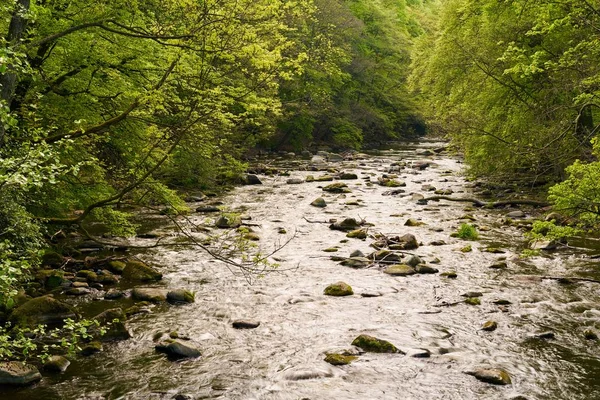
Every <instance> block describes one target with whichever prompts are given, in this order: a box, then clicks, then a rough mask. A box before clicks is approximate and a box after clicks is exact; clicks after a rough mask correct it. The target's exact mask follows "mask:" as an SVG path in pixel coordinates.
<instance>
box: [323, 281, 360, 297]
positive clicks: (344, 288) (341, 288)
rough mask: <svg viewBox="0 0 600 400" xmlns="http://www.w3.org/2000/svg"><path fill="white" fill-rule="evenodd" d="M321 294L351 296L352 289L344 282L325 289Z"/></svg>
mask: <svg viewBox="0 0 600 400" xmlns="http://www.w3.org/2000/svg"><path fill="white" fill-rule="evenodd" d="M323 294H324V295H326V296H336V297H341V296H352V295H353V294H354V291H353V290H352V287H351V286H350V285H348V284H347V283H345V282H337V283H333V284H331V285H329V286H327V287H326V288H325V290H324V291H323Z"/></svg>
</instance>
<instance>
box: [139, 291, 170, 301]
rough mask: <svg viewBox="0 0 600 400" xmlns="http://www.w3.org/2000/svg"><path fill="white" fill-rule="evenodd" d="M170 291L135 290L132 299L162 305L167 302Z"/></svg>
mask: <svg viewBox="0 0 600 400" xmlns="http://www.w3.org/2000/svg"><path fill="white" fill-rule="evenodd" d="M167 293H168V291H167V290H165V289H157V288H135V289H133V290H132V291H131V297H132V298H133V299H134V300H138V301H149V302H152V303H160V302H163V301H167Z"/></svg>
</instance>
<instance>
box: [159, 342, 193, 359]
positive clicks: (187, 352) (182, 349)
mask: <svg viewBox="0 0 600 400" xmlns="http://www.w3.org/2000/svg"><path fill="white" fill-rule="evenodd" d="M154 348H155V349H156V351H158V352H159V353H164V354H166V355H167V356H168V357H169V358H173V359H181V358H198V357H200V356H201V355H202V354H201V353H200V350H198V349H196V348H194V347H191V346H188V345H186V344H183V343H181V342H177V341H173V342H165V343H160V344H157V345H156V346H154Z"/></svg>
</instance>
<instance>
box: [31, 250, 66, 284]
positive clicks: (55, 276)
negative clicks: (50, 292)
mask: <svg viewBox="0 0 600 400" xmlns="http://www.w3.org/2000/svg"><path fill="white" fill-rule="evenodd" d="M61 257H62V256H61ZM64 275H65V273H64V272H63V271H60V270H56V269H43V270H40V271H37V272H36V273H35V281H36V282H39V283H41V284H42V285H44V287H45V288H46V289H55V288H57V287H59V286H61V284H62V283H63V282H65V281H66V279H65V278H64Z"/></svg>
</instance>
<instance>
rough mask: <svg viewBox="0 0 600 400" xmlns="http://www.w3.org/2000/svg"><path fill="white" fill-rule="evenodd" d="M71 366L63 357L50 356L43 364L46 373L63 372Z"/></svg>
mask: <svg viewBox="0 0 600 400" xmlns="http://www.w3.org/2000/svg"><path fill="white" fill-rule="evenodd" d="M69 365H71V362H70V361H69V360H67V359H66V358H65V357H63V356H50V358H49V359H48V360H47V361H46V362H45V363H44V367H43V368H44V371H48V372H59V373H60V372H65V371H66V370H67V368H68V367H69Z"/></svg>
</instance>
